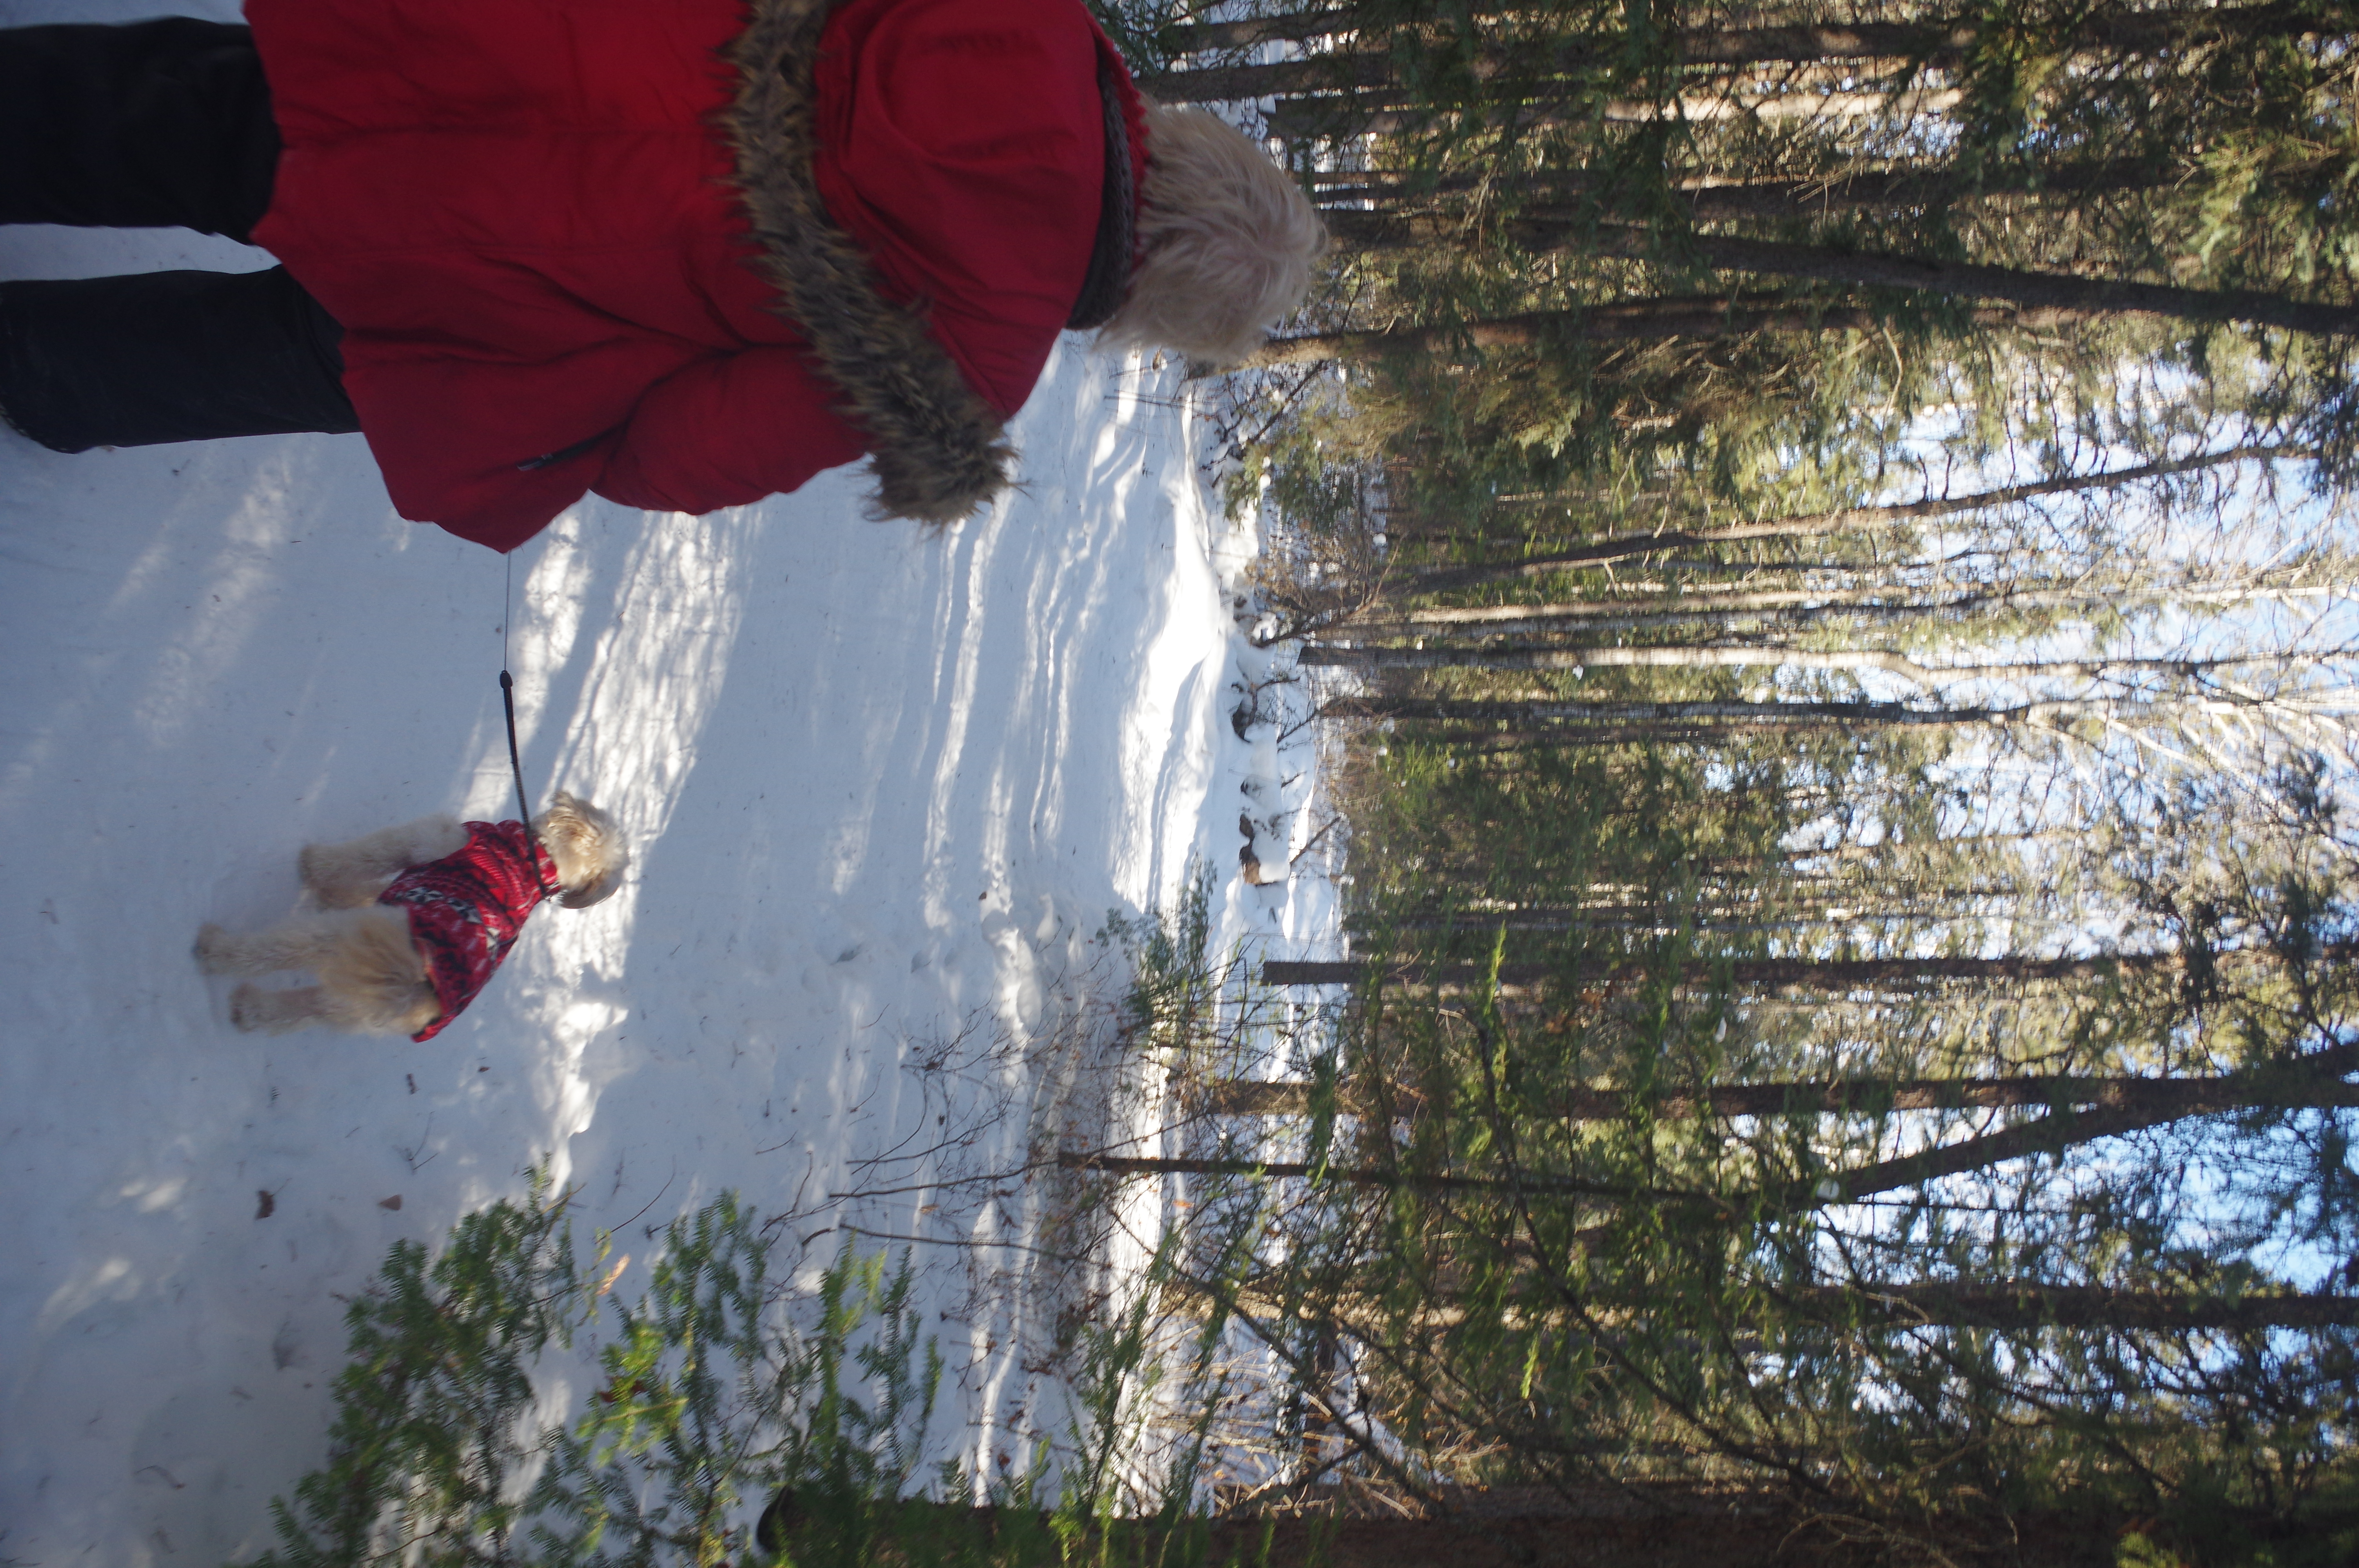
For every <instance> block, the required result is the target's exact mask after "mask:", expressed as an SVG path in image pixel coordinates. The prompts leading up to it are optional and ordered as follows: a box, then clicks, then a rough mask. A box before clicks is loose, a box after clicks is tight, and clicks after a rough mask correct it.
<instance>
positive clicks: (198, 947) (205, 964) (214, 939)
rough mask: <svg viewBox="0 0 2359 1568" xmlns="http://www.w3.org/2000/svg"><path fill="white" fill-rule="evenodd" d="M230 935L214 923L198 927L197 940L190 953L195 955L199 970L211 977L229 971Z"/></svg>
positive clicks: (207, 922) (208, 922) (206, 923)
mask: <svg viewBox="0 0 2359 1568" xmlns="http://www.w3.org/2000/svg"><path fill="white" fill-rule="evenodd" d="M229 944H230V935H229V933H228V932H226V931H223V929H222V928H221V927H220V926H218V925H214V924H213V923H212V921H210V920H208V921H206V922H205V923H204V924H203V925H200V926H198V927H197V940H196V943H195V945H194V946H191V947H190V949H189V951H190V953H192V954H194V955H195V957H196V960H197V968H201V969H202V970H204V972H205V973H207V974H209V975H218V974H222V973H224V972H226V971H227V970H228V968H229V967H230V965H229Z"/></svg>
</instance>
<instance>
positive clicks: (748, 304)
mask: <svg viewBox="0 0 2359 1568" xmlns="http://www.w3.org/2000/svg"><path fill="white" fill-rule="evenodd" d="M763 3H764V0H753V4H754V5H755V6H756V8H758V6H759V5H762V4H763ZM749 14H751V13H749V9H748V7H747V5H745V4H741V3H740V0H247V5H246V16H247V20H248V21H249V22H250V23H251V24H252V26H253V28H254V37H255V44H256V46H257V47H258V48H259V49H260V51H261V55H262V59H263V66H264V70H265V72H266V75H267V76H268V78H269V81H270V90H271V96H272V103H273V106H274V111H275V114H276V115H277V121H278V125H279V130H280V133H281V135H282V138H283V140H284V143H285V151H284V153H283V154H282V155H281V157H280V159H279V164H278V171H277V185H276V187H275V189H274V192H273V196H272V200H271V205H270V210H269V211H268V213H267V214H266V216H265V217H264V218H263V220H262V222H261V223H260V224H259V225H258V226H257V227H256V229H255V235H254V237H255V243H257V244H260V245H263V246H265V247H266V248H267V249H269V250H270V251H271V252H272V253H273V254H275V255H277V257H278V259H279V260H280V261H282V262H283V263H285V264H286V266H287V268H288V271H289V272H290V273H292V274H293V275H294V276H295V278H296V279H297V281H299V283H301V284H302V285H303V287H305V288H307V289H309V290H310V292H311V293H312V294H313V295H314V296H315V297H317V298H318V299H319V300H320V302H321V305H323V306H324V307H325V308H327V310H328V312H329V313H330V314H331V315H332V316H333V317H335V319H337V320H338V321H339V322H341V323H342V326H343V328H344V333H345V336H344V339H343V345H342V347H343V355H344V363H345V370H344V387H345V390H346V392H347V393H349V394H350V395H351V397H352V400H353V407H354V408H355V409H356V410H357V411H358V413H359V416H360V421H361V427H362V429H363V431H364V433H365V434H366V436H367V438H368V441H369V446H370V449H371V450H372V451H373V452H374V453H375V456H376V460H377V462H378V464H379V466H380V467H381V468H382V469H383V470H384V473H385V480H386V488H387V489H388V490H389V491H390V492H391V493H392V496H393V500H394V503H395V504H396V505H397V507H398V508H399V509H400V511H401V513H402V514H403V515H405V516H408V517H412V518H417V519H419V520H422V521H429V522H434V523H439V524H441V525H442V526H443V527H445V528H447V529H449V530H450V531H451V532H452V533H454V534H457V535H460V536H461V537H462V538H468V539H473V540H475V541H477V542H478V543H481V544H484V545H488V546H491V547H493V548H494V549H498V550H507V549H513V548H514V547H515V546H517V545H519V544H521V543H523V542H524V541H525V540H526V539H527V538H529V537H530V536H531V535H533V534H535V533H536V532H538V530H539V529H540V528H541V527H542V526H544V525H545V524H547V523H548V522H549V519H550V518H552V517H554V516H555V515H556V514H558V513H559V512H560V511H562V510H563V509H564V508H565V507H567V506H569V505H571V503H573V502H575V501H577V500H579V499H580V498H581V496H582V492H584V491H585V490H594V491H595V492H597V493H599V494H601V495H603V496H607V497H609V498H611V499H613V500H615V501H618V502H621V503H624V504H625V505H631V506H642V507H649V508H656V509H666V510H674V511H680V512H708V511H711V510H712V509H714V508H716V507H722V506H730V505H736V504H740V503H746V502H751V501H755V500H757V499H759V498H761V497H762V496H765V495H768V494H771V493H773V492H781V491H790V490H793V489H795V488H796V487H797V486H799V485H800V484H802V483H803V482H804V481H806V480H808V479H810V476H811V475H813V474H814V473H817V472H818V471H819V470H821V469H826V468H832V467H834V466H836V465H838V464H842V463H846V462H850V461H853V460H855V459H857V458H858V457H860V456H861V454H862V453H863V452H864V450H867V449H868V448H869V445H870V442H869V439H868V438H867V437H866V436H864V433H863V431H862V430H861V429H860V428H857V427H853V425H850V424H848V423H847V422H846V420H845V419H844V417H843V416H841V415H839V414H838V413H837V412H836V408H837V406H839V405H840V404H841V403H842V402H843V395H842V392H841V389H840V388H839V387H838V386H836V385H835V384H833V383H832V382H829V381H826V380H822V379H821V377H820V375H819V374H818V373H816V372H815V371H814V370H813V369H812V367H811V364H810V360H809V356H808V354H807V353H806V352H805V351H804V350H803V348H802V342H801V338H800V335H799V332H798V331H797V330H796V328H795V327H794V326H792V325H790V324H789V323H788V321H786V320H783V319H780V318H779V316H778V315H777V314H776V313H775V312H774V309H773V306H774V304H775V303H776V301H777V292H776V290H775V289H774V287H773V286H772V285H771V284H770V283H769V282H767V281H766V279H765V278H764V277H763V276H760V275H758V274H757V273H756V270H755V268H754V266H753V265H752V263H751V258H752V257H753V255H754V253H755V245H754V243H753V242H752V240H751V238H750V235H749V232H748V224H747V222H746V220H745V215H744V212H743V211H742V208H741V204H740V199H739V197H738V195H737V193H736V191H735V190H734V189H733V186H732V184H731V181H732V178H733V175H734V171H735V167H736V166H735V164H734V161H733V153H732V151H731V149H730V147H729V146H727V145H726V143H725V140H724V136H725V132H724V130H723V119H724V115H725V113H726V112H727V111H728V109H729V108H730V106H731V105H732V103H734V94H735V93H736V91H737V85H738V84H737V81H736V77H735V68H734V67H733V66H732V65H731V64H730V63H729V62H727V61H726V60H724V59H722V58H720V56H719V54H718V53H717V51H719V50H720V49H722V48H723V46H725V45H727V44H728V43H729V42H730V41H731V40H732V39H733V38H735V37H736V35H737V34H738V33H739V32H741V31H742V30H743V29H744V28H745V26H746V24H747V18H748V16H749ZM1101 60H1114V55H1113V48H1112V45H1110V44H1109V43H1107V42H1106V41H1105V38H1104V36H1103V33H1101V32H1100V31H1099V30H1098V28H1097V26H1096V24H1095V23H1094V22H1093V21H1092V20H1091V18H1090V16H1089V15H1088V13H1087V12H1086V11H1084V10H1083V9H1082V3H1081V0H850V3H849V4H846V5H843V6H842V8H841V9H839V10H837V11H836V12H835V13H834V14H833V16H832V17H830V18H829V20H828V22H827V24H826V31H825V33H824V35H823V36H822V38H821V49H820V51H819V59H818V64H817V68H816V72H817V74H816V81H814V82H813V84H812V89H811V94H812V101H813V103H815V105H816V112H815V114H814V116H813V124H812V129H813V132H814V134H815V135H816V136H817V138H818V141H819V145H820V152H819V156H818V157H817V159H816V166H815V172H816V178H817V185H818V191H819V194H820V196H821V199H822V200H823V201H824V204H825V208H826V211H827V213H828V215H829V216H830V217H832V219H833V220H834V222H835V223H836V225H837V226H839V227H840V228H841V229H842V230H843V231H844V232H846V233H848V234H849V235H850V236H851V238H852V239H853V241H854V242H856V243H857V244H858V245H859V246H860V247H861V248H862V249H863V250H864V251H865V252H866V254H868V256H869V257H870V259H871V260H872V261H873V262H874V264H875V267H876V269H877V271H878V273H879V274H880V275H881V277H882V280H883V285H884V288H883V293H884V294H885V295H886V297H888V298H892V299H894V300H896V301H897V302H901V303H908V302H916V303H917V304H918V305H919V307H920V308H923V309H924V310H926V312H927V317H926V319H927V323H928V330H929V333H930V335H931V337H932V338H933V339H934V340H935V341H937V342H938V343H940V345H941V347H942V348H944V349H946V350H947V351H948V352H949V355H950V358H951V362H954V364H955V366H956V369H957V372H958V375H959V377H960V378H962V379H963V381H964V383H965V384H967V386H969V387H971V388H972V389H973V392H974V393H976V394H978V395H980V396H981V398H982V400H983V402H984V403H985V404H987V405H989V406H990V407H991V408H992V409H994V410H996V411H997V413H998V415H999V416H1002V417H1005V416H1012V415H1013V414H1014V413H1015V412H1016V409H1017V408H1018V407H1019V406H1021V405H1022V404H1023V402H1024V400H1025V398H1026V397H1027V395H1029V394H1030V392H1031V390H1032V386H1033V384H1034V382H1035V381H1037V380H1038V376H1039V373H1040V370H1041V367H1042V366H1043V365H1044V364H1045V363H1046V362H1047V361H1048V356H1049V351H1050V350H1051V348H1052V347H1053V345H1054V343H1055V341H1056V338H1057V335H1058V333H1059V331H1060V330H1061V329H1062V327H1063V325H1064V322H1065V320H1066V319H1067V316H1068V313H1069V312H1070V311H1071V309H1072V308H1073V305H1074V302H1075V299H1076V297H1077V296H1078V295H1079V294H1080V292H1081V289H1082V277H1083V274H1084V272H1085V270H1086V268H1087V267H1088V265H1089V260H1090V253H1091V248H1092V243H1093V239H1094V238H1095V236H1096V233H1097V228H1098V216H1099V212H1098V209H1099V206H1100V192H1101V189H1102V183H1103V179H1104V178H1105V168H1104V152H1105V146H1106V138H1105V131H1104V119H1103V114H1104V110H1103V100H1102V98H1101V96H1100V89H1099V84H1098V71H1099V69H1100V62H1101ZM1114 74H1115V77H1116V78H1117V80H1118V86H1119V93H1120V98H1121V103H1122V108H1123V111H1124V114H1125V120H1126V122H1127V123H1128V124H1129V126H1130V141H1131V150H1132V155H1133V156H1132V163H1133V166H1134V173H1136V171H1138V170H1140V169H1143V165H1144V157H1145V136H1144V131H1143V128H1142V126H1141V124H1140V113H1139V106H1138V103H1137V97H1136V92H1134V91H1133V90H1132V89H1131V87H1130V85H1129V79H1128V76H1127V74H1126V73H1124V72H1122V71H1121V70H1120V66H1119V61H1118V60H1115V61H1114ZM584 442H591V443H592V445H590V446H588V447H587V448H586V449H582V450H581V451H578V452H575V453H572V454H571V455H568V456H561V457H560V458H559V459H558V460H554V461H550V462H547V463H546V464H544V465H542V466H538V467H532V466H520V465H530V464H532V463H533V462H534V461H535V460H539V459H543V458H545V457H547V456H548V455H549V454H551V453H560V454H561V453H565V452H566V451H567V449H572V448H576V447H577V446H580V445H581V444H582V443H584Z"/></svg>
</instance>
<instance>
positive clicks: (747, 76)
mask: <svg viewBox="0 0 2359 1568" xmlns="http://www.w3.org/2000/svg"><path fill="white" fill-rule="evenodd" d="M838 3H839V0H754V5H753V8H752V18H751V20H750V22H749V23H748V25H747V27H746V28H745V33H744V34H743V35H742V36H741V37H739V38H738V39H737V40H736V42H735V43H734V44H733V45H732V46H731V48H730V50H729V55H730V59H731V61H732V63H734V65H735V66H736V68H737V70H738V73H739V81H738V89H737V97H736V101H735V103H734V104H733V105H732V106H731V108H730V112H729V116H728V122H727V126H726V129H727V132H728V135H729V139H730V145H731V146H732V148H733V150H734V154H735V158H736V174H737V185H738V189H739V192H740V194H741V195H742V197H743V198H744V201H745V211H746V213H747V215H748V217H749V219H750V220H751V222H752V227H753V232H754V237H755V239H756V242H757V243H759V245H760V247H761V251H760V255H759V259H758V263H757V265H759V266H760V268H761V270H762V272H763V274H764V276H766V277H767V278H768V279H769V280H770V282H771V283H772V284H773V285H774V286H775V287H777V291H778V304H777V310H778V313H779V314H780V315H781V316H783V317H785V318H786V319H788V320H790V321H792V322H794V323H795V325H796V327H797V328H798V329H799V330H800V331H801V332H802V333H803V334H804V336H805V337H806V339H807V340H808V341H809V342H810V348H811V351H812V354H813V357H814V358H815V360H816V361H817V362H818V365H819V367H820V369H821V372H822V373H824V374H825V375H826V377H827V378H828V380H829V381H830V382H832V383H833V384H834V385H835V386H836V387H838V388H839V389H841V390H842V392H843V408H844V411H845V413H846V414H847V415H848V416H850V417H851V418H852V420H853V422H854V423H855V424H857V425H858V426H859V427H860V428H861V429H862V430H863V431H864V433H865V434H866V436H867V438H868V440H869V447H870V457H871V461H872V465H873V467H874V469H875V474H876V481H877V490H876V494H875V497H874V498H873V499H872V501H871V503H870V511H871V513H872V514H873V515H875V516H879V517H907V518H910V519H913V520H915V521H918V522H920V523H927V524H935V525H938V526H939V525H941V524H950V523H954V522H957V521H958V520H960V519H961V518H963V517H965V516H967V515H968V514H971V513H973V511H975V510H976V509H977V508H978V507H980V506H983V505H984V504H986V503H989V502H990V501H991V499H992V498H993V497H994V496H995V495H997V494H998V493H999V492H1001V491H1003V490H1005V489H1006V488H1007V486H1008V485H1009V484H1011V483H1012V482H1014V472H1013V470H1014V465H1015V461H1016V449H1014V448H1013V447H1012V446H1010V445H1009V444H1008V442H1007V439H1006V424H1005V422H1004V421H1003V420H1002V419H1001V418H1000V417H999V416H998V414H997V413H996V412H995V411H994V409H993V408H992V407H991V406H990V405H989V404H987V403H985V402H984V399H983V397H982V396H981V395H979V394H977V393H976V392H975V390H974V389H973V387H972V386H971V385H969V384H968V383H967V380H966V378H965V377H964V376H963V375H962V373H960V371H959V367H958V365H957V363H956V362H954V361H953V360H952V359H951V356H950V354H949V353H948V352H947V351H944V350H943V348H942V347H941V345H940V343H938V342H937V341H935V340H934V338H933V336H932V335H931V334H930V333H929V331H928V330H926V323H925V319H924V316H923V314H922V311H921V310H920V309H919V308H912V307H910V306H906V305H901V304H897V303H896V302H894V301H893V300H892V299H890V298H888V297H886V294H885V293H884V292H883V290H882V289H881V287H879V279H878V276H877V273H876V269H875V265H874V264H873V263H872V262H871V261H870V259H869V257H868V255H867V254H866V253H865V252H864V251H863V249H862V248H861V246H860V244H859V243H858V242H856V241H855V240H853V238H852V237H851V236H850V235H849V234H847V233H845V232H844V231H843V229H842V228H840V227H839V226H837V224H836V223H835V222H833V220H832V219H831V218H830V217H829V215H828V211H827V208H826V205H825V203H824V202H823V201H822V200H821V197H820V192H819V186H818V181H817V177H816V174H815V157H816V155H817V152H818V147H819V144H818V138H817V135H816V132H815V128H814V107H815V103H814V92H813V87H812V79H813V70H814V68H815V65H816V60H817V52H818V45H819V39H820V34H821V31H822V29H824V27H826V25H827V19H828V16H829V15H830V14H831V13H832V11H833V10H834V9H835V6H836V5H837V4H838ZM1106 54H1107V56H1108V59H1109V60H1110V61H1111V63H1109V64H1105V65H1102V68H1101V88H1102V91H1103V93H1104V96H1105V100H1106V104H1107V113H1106V124H1107V135H1108V148H1109V157H1108V158H1107V160H1106V164H1107V178H1106V182H1105V188H1104V192H1103V197H1104V200H1103V206H1102V216H1101V221H1100V225H1099V233H1098V243H1097V245H1096V254H1094V255H1093V262H1092V266H1091V276H1090V279H1089V283H1088V285H1087V287H1085V288H1084V291H1083V296H1082V299H1081V300H1080V301H1079V302H1077V304H1076V307H1075V317H1074V319H1073V322H1072V324H1073V325H1077V326H1094V325H1097V324H1099V323H1100V322H1102V321H1103V319H1105V318H1106V317H1107V316H1109V315H1111V314H1112V313H1113V309H1114V305H1115V304H1118V303H1119V300H1120V297H1121V290H1122V284H1123V282H1124V280H1125V279H1126V277H1127V275H1128V272H1129V262H1130V259H1131V251H1132V247H1133V244H1134V239H1133V236H1134V234H1135V232H1136V228H1135V223H1136V200H1137V197H1136V183H1137V182H1136V172H1135V163H1134V156H1133V155H1134V149H1135V146H1136V142H1137V140H1138V124H1139V121H1138V116H1137V114H1136V109H1135V107H1134V105H1135V103H1136V94H1135V92H1131V91H1130V90H1129V83H1128V81H1127V80H1126V78H1125V79H1124V80H1122V81H1119V82H1118V83H1117V82H1116V81H1114V80H1113V78H1114V76H1116V75H1119V74H1120V73H1121V71H1122V67H1121V65H1120V63H1119V61H1118V60H1112V51H1111V49H1110V48H1109V49H1107V51H1106ZM1137 161H1140V162H1143V157H1141V158H1139V159H1138V160H1137Z"/></svg>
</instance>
